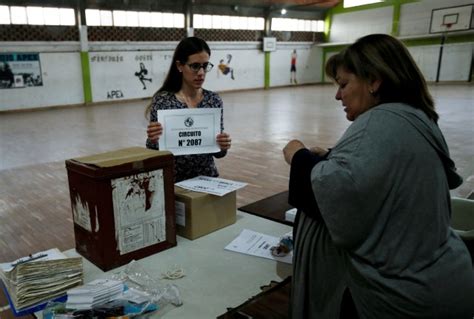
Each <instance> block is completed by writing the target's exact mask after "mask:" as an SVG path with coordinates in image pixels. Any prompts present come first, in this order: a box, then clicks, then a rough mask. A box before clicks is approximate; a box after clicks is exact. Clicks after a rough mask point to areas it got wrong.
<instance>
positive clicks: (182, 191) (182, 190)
mask: <svg viewBox="0 0 474 319" xmlns="http://www.w3.org/2000/svg"><path fill="white" fill-rule="evenodd" d="M174 194H175V196H176V195H181V196H185V197H187V198H191V199H193V198H201V197H206V196H216V195H211V194H207V193H203V192H195V191H192V190H189V189H185V188H181V187H179V186H176V185H175V186H174Z"/></svg>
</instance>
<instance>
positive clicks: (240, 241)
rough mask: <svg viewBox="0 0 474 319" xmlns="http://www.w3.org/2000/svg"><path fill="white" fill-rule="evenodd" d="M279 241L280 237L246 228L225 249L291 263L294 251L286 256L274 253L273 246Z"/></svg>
mask: <svg viewBox="0 0 474 319" xmlns="http://www.w3.org/2000/svg"><path fill="white" fill-rule="evenodd" d="M279 243H280V239H279V238H278V237H274V236H269V235H265V234H261V233H257V232H254V231H252V230H248V229H244V230H242V232H241V233H240V235H239V236H238V237H237V238H235V239H234V240H233V241H232V242H231V243H230V244H229V245H227V246H226V247H225V249H226V250H230V251H235V252H238V253H242V254H246V255H252V256H257V257H263V258H267V259H273V260H277V261H281V262H284V263H287V264H291V263H292V260H293V251H292V252H290V253H289V254H288V255H286V256H284V257H276V256H273V255H272V251H271V248H272V247H274V246H278V244H279Z"/></svg>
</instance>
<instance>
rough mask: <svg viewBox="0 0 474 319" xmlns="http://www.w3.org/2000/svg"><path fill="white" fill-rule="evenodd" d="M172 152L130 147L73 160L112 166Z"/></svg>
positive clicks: (99, 165)
mask: <svg viewBox="0 0 474 319" xmlns="http://www.w3.org/2000/svg"><path fill="white" fill-rule="evenodd" d="M170 154H171V152H168V151H157V150H150V149H147V148H144V147H128V148H124V149H120V150H115V151H111V152H106V153H101V154H95V155H90V156H84V157H78V158H73V160H75V161H77V162H79V163H83V164H91V165H95V166H98V167H112V166H118V165H122V164H126V163H132V162H136V161H143V160H145V159H148V158H151V157H156V156H163V155H170Z"/></svg>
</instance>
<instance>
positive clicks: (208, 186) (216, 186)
mask: <svg viewBox="0 0 474 319" xmlns="http://www.w3.org/2000/svg"><path fill="white" fill-rule="evenodd" d="M175 185H176V186H179V187H181V188H184V189H189V190H191V191H195V192H201V193H208V194H212V195H217V196H224V195H225V194H228V193H230V192H233V191H235V190H237V189H239V188H242V187H245V186H246V185H247V183H241V182H235V181H231V180H228V179H223V178H217V177H209V176H197V177H194V178H191V179H187V180H184V181H181V182H178V183H176V184H175Z"/></svg>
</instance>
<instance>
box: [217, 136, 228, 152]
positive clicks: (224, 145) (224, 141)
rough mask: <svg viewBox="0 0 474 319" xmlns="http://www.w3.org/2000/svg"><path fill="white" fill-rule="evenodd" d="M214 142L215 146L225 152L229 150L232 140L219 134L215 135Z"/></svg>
mask: <svg viewBox="0 0 474 319" xmlns="http://www.w3.org/2000/svg"><path fill="white" fill-rule="evenodd" d="M216 142H217V145H219V148H220V149H221V151H227V150H228V149H229V148H230V145H231V142H232V139H231V138H230V135H229V134H227V133H225V132H222V133H220V134H217V136H216Z"/></svg>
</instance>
